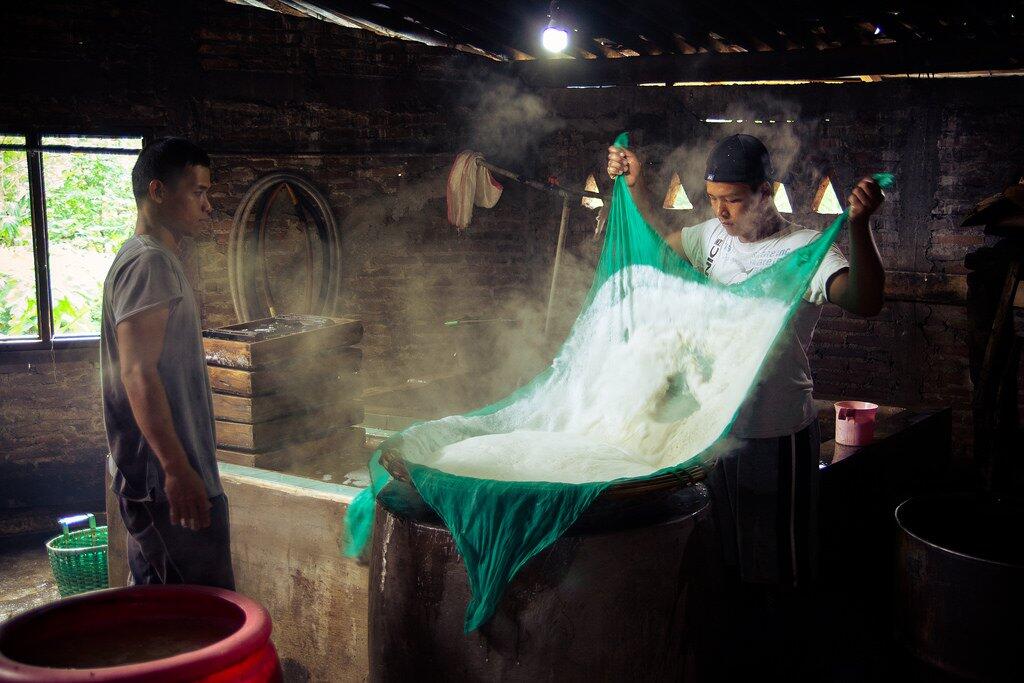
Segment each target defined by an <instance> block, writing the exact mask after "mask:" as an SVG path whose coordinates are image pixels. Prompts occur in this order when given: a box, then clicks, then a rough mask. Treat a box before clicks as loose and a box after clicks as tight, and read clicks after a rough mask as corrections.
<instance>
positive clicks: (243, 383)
mask: <svg viewBox="0 0 1024 683" xmlns="http://www.w3.org/2000/svg"><path fill="white" fill-rule="evenodd" d="M362 361H363V351H362V349H359V348H356V347H353V346H347V347H345V348H342V349H339V350H338V351H337V352H336V353H332V354H325V355H320V356H311V357H307V358H302V359H300V360H299V361H297V362H293V363H289V364H287V365H277V366H274V367H273V368H272V369H270V370H254V371H249V370H239V369H237V368H225V367H220V366H215V365H207V366H206V369H207V371H208V373H209V375H210V388H211V389H213V391H215V392H220V393H224V394H234V395H236V396H259V395H262V394H270V393H274V392H284V391H291V392H297V391H311V390H313V389H314V388H316V389H320V388H323V385H325V384H330V383H332V382H344V381H345V377H346V376H347V375H351V374H352V373H354V372H358V371H359V368H360V366H361V365H362Z"/></svg>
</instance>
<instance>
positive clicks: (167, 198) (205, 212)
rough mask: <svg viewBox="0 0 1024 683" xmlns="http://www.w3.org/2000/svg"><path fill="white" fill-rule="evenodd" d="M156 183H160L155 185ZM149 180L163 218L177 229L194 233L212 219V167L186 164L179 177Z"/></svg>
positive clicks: (187, 233) (189, 233) (186, 234)
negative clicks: (210, 195)
mask: <svg viewBox="0 0 1024 683" xmlns="http://www.w3.org/2000/svg"><path fill="white" fill-rule="evenodd" d="M153 183H156V185H157V187H153ZM153 183H151V184H150V198H151V199H152V200H154V201H155V202H156V204H157V206H158V207H159V208H158V211H159V214H160V218H161V219H162V220H163V221H164V222H166V223H167V224H168V226H169V227H171V229H173V230H174V232H176V233H178V234H179V235H182V236H189V237H194V236H196V235H198V234H199V233H200V232H202V230H203V228H204V227H205V226H206V223H207V222H208V221H209V220H210V214H211V213H212V212H213V207H212V206H211V205H210V200H209V197H208V193H209V191H210V169H208V168H207V167H206V166H186V167H185V170H184V171H183V172H182V174H181V176H180V177H179V178H178V179H177V181H175V182H173V183H171V184H170V185H164V184H163V183H161V182H160V181H158V180H154V181H153Z"/></svg>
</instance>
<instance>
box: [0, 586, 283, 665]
mask: <svg viewBox="0 0 1024 683" xmlns="http://www.w3.org/2000/svg"><path fill="white" fill-rule="evenodd" d="M270 629H271V623H270V615H269V614H267V611H266V610H265V609H263V607H262V606H261V605H259V603H257V602H255V601H254V600H251V599H249V598H247V597H245V596H243V595H239V594H238V593H234V592H232V591H228V590H223V589H220V588H207V587H204V586H131V587H129V588H113V589H110V590H103V591H95V592H92V593H84V594H82V595H76V596H73V597H70V598H65V599H63V600H58V601H57V602H53V603H50V604H48V605H43V606H42V607H37V608H35V609H33V610H30V611H28V612H25V613H24V614H21V615H19V616H17V617H15V618H14V619H11V620H10V621H8V622H6V623H4V624H0V681H21V682H26V681H52V682H53V683H64V682H71V681H141V680H145V681H204V682H207V683H213V682H214V681H224V682H227V681H232V682H234V681H252V682H256V681H261V682H262V681H275V682H276V681H280V680H281V667H280V663H279V662H278V659H277V652H276V650H274V646H273V644H272V643H271V642H270Z"/></svg>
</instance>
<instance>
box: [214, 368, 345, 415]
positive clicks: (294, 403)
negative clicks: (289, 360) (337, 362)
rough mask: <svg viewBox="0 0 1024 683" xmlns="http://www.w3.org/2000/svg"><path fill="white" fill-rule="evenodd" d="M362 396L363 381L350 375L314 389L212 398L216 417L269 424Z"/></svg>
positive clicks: (220, 395) (215, 394)
mask: <svg viewBox="0 0 1024 683" xmlns="http://www.w3.org/2000/svg"><path fill="white" fill-rule="evenodd" d="M362 394H363V381H362V378H361V377H360V376H359V375H358V374H354V375H347V376H343V377H342V378H341V381H335V380H334V379H332V380H331V381H330V382H323V383H321V384H318V385H316V386H315V387H314V388H313V389H310V388H309V387H303V391H291V392H282V393H276V394H265V395H263V396H235V395H232V394H222V393H216V392H215V393H214V394H213V415H214V417H216V418H217V419H218V420H226V421H228V422H247V423H249V424H253V423H256V422H266V421H268V420H275V419H277V418H280V417H285V416H287V415H296V414H299V413H306V412H310V411H311V410H313V409H316V408H318V407H320V406H323V405H324V404H325V403H331V402H337V401H351V400H354V399H358V398H360V397H361V396H362Z"/></svg>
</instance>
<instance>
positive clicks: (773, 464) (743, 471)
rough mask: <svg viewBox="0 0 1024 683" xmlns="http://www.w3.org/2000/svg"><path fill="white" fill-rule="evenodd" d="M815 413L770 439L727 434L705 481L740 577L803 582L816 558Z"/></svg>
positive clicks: (788, 584) (729, 559) (729, 560)
mask: <svg viewBox="0 0 1024 683" xmlns="http://www.w3.org/2000/svg"><path fill="white" fill-rule="evenodd" d="M819 450H820V438H819V431H818V421H817V420H815V421H813V422H812V423H811V424H810V425H808V426H807V427H805V428H804V429H802V430H801V431H799V432H797V433H796V434H790V435H787V436H782V437H773V438H769V439H739V438H735V437H728V438H726V439H724V440H723V441H722V442H721V444H720V445H719V446H718V447H716V453H715V455H716V456H717V462H716V463H715V464H714V466H713V468H712V470H711V473H710V474H709V476H708V480H707V486H708V489H709V491H710V493H711V499H712V505H713V506H714V515H715V522H716V526H717V527H718V532H719V536H720V538H721V541H722V552H723V555H724V557H725V562H726V565H727V566H730V567H731V568H733V570H734V572H736V573H737V574H738V576H737V578H738V579H739V580H740V581H742V582H744V583H757V584H771V585H775V586H778V587H780V588H802V587H806V586H807V585H809V584H810V583H811V581H813V579H814V574H815V571H816V564H817V507H818V460H819Z"/></svg>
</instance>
